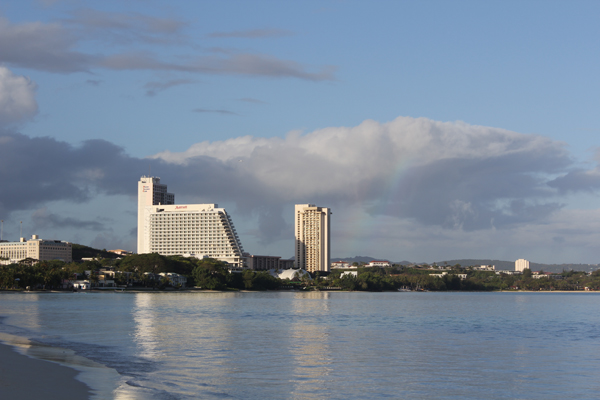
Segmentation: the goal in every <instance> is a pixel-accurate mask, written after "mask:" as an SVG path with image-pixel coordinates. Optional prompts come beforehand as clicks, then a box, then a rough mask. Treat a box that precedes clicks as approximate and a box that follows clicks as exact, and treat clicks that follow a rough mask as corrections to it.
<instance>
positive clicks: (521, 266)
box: [515, 258, 529, 272]
mask: <svg viewBox="0 0 600 400" xmlns="http://www.w3.org/2000/svg"><path fill="white" fill-rule="evenodd" d="M525 269H529V261H527V260H524V259H522V258H520V259H518V260H517V261H515V271H519V272H523V270H525Z"/></svg>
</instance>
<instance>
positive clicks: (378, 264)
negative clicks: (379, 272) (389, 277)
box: [365, 261, 392, 268]
mask: <svg viewBox="0 0 600 400" xmlns="http://www.w3.org/2000/svg"><path fill="white" fill-rule="evenodd" d="M391 266H392V264H391V263H390V262H389V261H371V262H370V263H368V264H367V265H365V267H380V268H383V267H391Z"/></svg>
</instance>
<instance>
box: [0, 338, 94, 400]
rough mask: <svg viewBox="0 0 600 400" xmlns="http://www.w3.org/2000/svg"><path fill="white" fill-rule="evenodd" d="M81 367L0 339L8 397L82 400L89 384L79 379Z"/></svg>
mask: <svg viewBox="0 0 600 400" xmlns="http://www.w3.org/2000/svg"><path fill="white" fill-rule="evenodd" d="M78 374H79V371H77V370H75V369H72V368H69V367H64V366H62V365H59V364H56V363H53V362H50V361H45V360H39V359H35V358H30V357H28V356H25V355H22V354H19V353H18V352H17V351H16V349H14V348H13V347H12V346H9V345H6V344H2V343H0V393H2V398H6V399H15V400H19V399H48V400H83V399H89V398H90V396H91V390H90V388H89V387H88V386H87V385H86V384H85V383H83V382H81V381H78V380H77V379H76V376H77V375H78Z"/></svg>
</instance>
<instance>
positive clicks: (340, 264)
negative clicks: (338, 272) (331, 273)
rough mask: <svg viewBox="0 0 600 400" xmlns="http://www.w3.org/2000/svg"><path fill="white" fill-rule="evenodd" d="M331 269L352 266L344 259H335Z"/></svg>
mask: <svg viewBox="0 0 600 400" xmlns="http://www.w3.org/2000/svg"><path fill="white" fill-rule="evenodd" d="M330 265H331V269H338V268H339V269H344V268H352V265H351V264H350V263H349V262H346V261H335V262H332V263H331V264H330Z"/></svg>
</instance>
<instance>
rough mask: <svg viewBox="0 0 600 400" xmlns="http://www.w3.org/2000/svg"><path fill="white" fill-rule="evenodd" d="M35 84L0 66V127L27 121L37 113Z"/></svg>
mask: <svg viewBox="0 0 600 400" xmlns="http://www.w3.org/2000/svg"><path fill="white" fill-rule="evenodd" d="M36 87H37V85H36V84H35V82H33V81H32V80H30V79H29V78H27V77H25V76H20V75H15V74H14V73H13V72H12V71H11V70H9V69H8V68H6V67H4V66H0V125H9V124H13V123H16V122H20V121H23V120H26V119H29V118H31V117H33V116H35V114H37V111H38V105H37V102H36V100H35V91H36Z"/></svg>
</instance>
